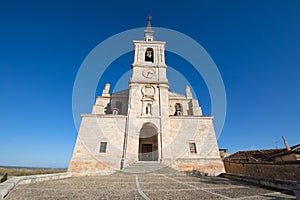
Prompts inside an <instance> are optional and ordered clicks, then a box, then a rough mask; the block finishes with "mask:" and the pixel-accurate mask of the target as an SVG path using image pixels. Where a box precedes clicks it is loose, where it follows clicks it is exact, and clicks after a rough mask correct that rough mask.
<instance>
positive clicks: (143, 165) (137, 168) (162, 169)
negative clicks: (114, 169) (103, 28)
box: [120, 161, 184, 175]
mask: <svg viewBox="0 0 300 200" xmlns="http://www.w3.org/2000/svg"><path fill="white" fill-rule="evenodd" d="M120 172H121V173H133V174H141V173H151V174H168V175H170V174H172V175H184V173H183V172H179V171H177V170H175V169H173V168H171V167H169V166H166V165H164V164H162V163H160V162H157V161H155V162H154V161H142V162H136V163H133V164H132V165H130V166H127V167H125V168H124V169H122V170H121V171H120Z"/></svg>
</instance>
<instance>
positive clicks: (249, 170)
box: [224, 161, 300, 181]
mask: <svg viewBox="0 0 300 200" xmlns="http://www.w3.org/2000/svg"><path fill="white" fill-rule="evenodd" d="M224 165H225V170H226V172H227V173H234V174H245V175H251V176H259V177H264V178H272V179H281V180H291V181H300V162H299V161H295V162H280V163H279V162H278V163H274V162H257V163H245V162H244V163H242V162H228V161H224Z"/></svg>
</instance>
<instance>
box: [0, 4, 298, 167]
mask: <svg viewBox="0 0 300 200" xmlns="http://www.w3.org/2000/svg"><path fill="white" fill-rule="evenodd" d="M299 10H300V3H299V1H296V0H289V1H283V0H281V1H278V0H273V1H269V0H268V1H267V0H263V1H261V0H252V1H240V0H228V1H222V0H219V1H211V0H209V1H208V0H207V1H110V2H108V1H105V2H104V1H103V2H102V1H75V2H74V1H53V0H51V1H50V0H49V1H48V0H45V1H38V0H36V1H31V0H29V1H14V0H12V1H1V3H0V74H1V79H0V94H1V98H0V110H1V115H0V125H1V126H0V141H1V145H0V165H18V166H38V167H67V165H68V162H69V160H70V158H71V155H72V151H73V147H74V144H75V140H76V137H77V131H76V128H75V126H74V123H73V117H72V89H73V83H74V80H75V77H76V73H77V70H78V69H79V67H80V65H81V63H82V61H83V60H84V58H85V57H86V56H87V55H88V53H89V52H90V51H91V50H92V49H93V48H94V47H95V46H97V45H98V44H99V43H100V42H101V41H104V40H105V39H107V38H108V37H110V36H112V35H114V34H117V33H119V32H122V31H125V30H128V29H132V28H137V27H142V26H145V25H146V17H147V15H148V13H151V15H152V16H153V20H152V25H153V26H157V27H164V28H169V29H174V30H177V31H180V32H182V33H184V34H186V35H188V36H190V37H192V38H194V39H195V40H196V41H197V42H199V43H200V44H201V45H202V46H203V47H204V48H205V49H206V50H207V52H208V53H209V54H210V56H211V57H212V58H213V60H214V61H215V63H216V65H217V66H218V69H219V71H220V73H221V75H222V78H223V81H224V84H225V88H226V94H227V117H226V121H225V126H224V129H223V132H222V135H221V137H220V138H219V140H218V143H219V146H220V148H228V149H229V151H230V152H231V153H233V152H235V151H238V150H246V149H262V148H274V147H275V142H276V141H278V144H277V146H278V147H283V142H282V140H281V136H282V135H285V136H286V138H287V140H288V141H289V143H290V144H291V145H295V144H299V143H300V136H299V134H300V128H299V127H300V125H299V124H300V123H299V121H300V117H299V113H300V106H299V102H300V79H299V76H300V59H299V58H300V20H299V19H300V12H299ZM142 34H143V33H141V37H142ZM137 39H139V38H137ZM131 63H132V54H127V55H124V56H122V57H121V58H120V59H118V60H116V61H115V62H114V64H113V65H115V66H116V65H118V66H119V67H120V68H127V69H130V64H131ZM167 64H168V65H169V66H172V67H174V68H177V69H178V68H180V67H181V66H183V65H185V64H187V65H188V63H185V61H184V60H182V59H180V58H178V56H176V55H173V54H171V53H168V54H167ZM124 71H126V70H124ZM107 75H108V77H107V80H101V81H100V83H99V88H100V89H99V92H100V90H101V89H102V87H103V84H104V83H105V82H107V81H110V79H111V80H112V81H114V74H113V72H111V73H108V72H107ZM186 78H187V79H190V80H193V76H190V77H186ZM193 81H195V80H193ZM201 81H202V80H199V86H198V87H195V86H193V87H195V88H196V90H197V91H196V93H197V96H198V97H199V102H200V104H201V106H202V108H203V111H204V114H205V115H210V97H209V94H208V92H207V88H206V87H205V85H204V86H203V82H201ZM170 84H172V82H171V83H170ZM182 89H183V88H173V90H175V91H179V92H181V91H182ZM98 95H100V93H98ZM91 106H92V105H91Z"/></svg>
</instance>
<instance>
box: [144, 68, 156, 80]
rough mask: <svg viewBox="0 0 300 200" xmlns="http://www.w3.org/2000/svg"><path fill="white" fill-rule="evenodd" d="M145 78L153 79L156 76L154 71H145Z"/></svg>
mask: <svg viewBox="0 0 300 200" xmlns="http://www.w3.org/2000/svg"><path fill="white" fill-rule="evenodd" d="M143 76H144V77H145V78H149V79H151V78H152V77H153V76H154V70H153V69H144V70H143Z"/></svg>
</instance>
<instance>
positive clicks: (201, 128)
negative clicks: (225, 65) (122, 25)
mask: <svg viewBox="0 0 300 200" xmlns="http://www.w3.org/2000/svg"><path fill="white" fill-rule="evenodd" d="M133 46H134V61H133V64H132V75H131V78H130V80H129V83H128V89H127V90H123V91H119V92H115V93H110V85H109V84H106V85H105V87H104V89H103V92H102V95H101V96H98V97H97V99H96V103H95V105H94V106H93V110H92V113H91V114H82V121H81V125H80V129H79V133H78V137H77V141H76V145H75V148H74V152H73V156H72V159H71V161H70V164H69V168H68V171H69V172H71V173H72V174H73V175H93V174H112V173H113V172H116V171H118V170H123V169H126V167H128V166H131V165H134V164H135V163H144V165H147V163H149V164H151V163H156V162H157V163H161V164H163V165H167V166H169V167H172V168H174V169H176V170H180V171H192V170H197V171H200V172H202V173H206V174H208V175H217V174H219V173H221V172H224V166H223V162H222V160H221V159H220V156H219V149H218V145H217V140H216V136H215V132H214V126H213V117H212V116H203V114H202V110H201V107H200V106H199V103H198V100H197V99H194V98H193V96H192V93H191V90H190V87H188V86H187V87H186V89H185V94H184V95H182V94H177V93H174V92H171V91H170V90H169V82H168V79H167V74H166V69H167V65H166V63H165V47H166V42H163V41H156V40H155V39H154V31H153V30H152V28H151V25H150V20H149V19H148V26H147V28H146V30H145V31H144V40H134V41H133Z"/></svg>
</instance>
